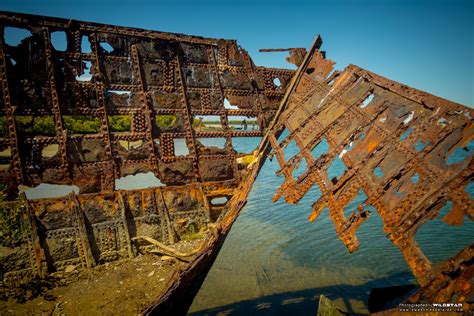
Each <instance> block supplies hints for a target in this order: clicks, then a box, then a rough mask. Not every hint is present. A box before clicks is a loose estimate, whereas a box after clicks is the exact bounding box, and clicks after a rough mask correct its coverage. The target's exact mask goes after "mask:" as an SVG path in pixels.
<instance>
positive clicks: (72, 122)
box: [63, 115, 100, 135]
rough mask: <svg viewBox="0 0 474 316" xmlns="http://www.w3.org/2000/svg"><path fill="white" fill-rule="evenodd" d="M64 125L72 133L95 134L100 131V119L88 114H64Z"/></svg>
mask: <svg viewBox="0 0 474 316" xmlns="http://www.w3.org/2000/svg"><path fill="white" fill-rule="evenodd" d="M63 120H64V127H66V129H67V131H68V132H69V133H70V134H72V135H75V134H95V133H98V132H99V131H100V120H99V118H98V117H95V116H88V115H63Z"/></svg>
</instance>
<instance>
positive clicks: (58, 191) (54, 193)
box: [18, 183, 80, 200]
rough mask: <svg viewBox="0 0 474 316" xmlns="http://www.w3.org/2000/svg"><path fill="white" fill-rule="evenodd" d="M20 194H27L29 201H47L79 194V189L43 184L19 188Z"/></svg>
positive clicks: (69, 186) (62, 185)
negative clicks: (72, 193) (70, 194)
mask: <svg viewBox="0 0 474 316" xmlns="http://www.w3.org/2000/svg"><path fill="white" fill-rule="evenodd" d="M18 189H19V192H20V193H22V192H25V195H26V198H27V199H28V200H33V199H47V198H56V197H62V196H66V195H68V194H69V193H71V192H74V193H75V194H79V191H80V190H79V187H77V186H75V185H64V184H51V183H41V184H39V185H37V186H35V187H31V188H30V187H27V186H19V187H18Z"/></svg>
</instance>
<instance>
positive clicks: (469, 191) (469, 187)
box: [465, 179, 474, 199]
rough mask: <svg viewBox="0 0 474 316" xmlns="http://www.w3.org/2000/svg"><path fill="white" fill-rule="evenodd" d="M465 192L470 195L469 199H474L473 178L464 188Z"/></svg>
mask: <svg viewBox="0 0 474 316" xmlns="http://www.w3.org/2000/svg"><path fill="white" fill-rule="evenodd" d="M465 191H466V193H467V194H469V195H470V196H471V199H474V179H472V180H471V181H470V182H469V183H468V184H467V185H466V188H465Z"/></svg>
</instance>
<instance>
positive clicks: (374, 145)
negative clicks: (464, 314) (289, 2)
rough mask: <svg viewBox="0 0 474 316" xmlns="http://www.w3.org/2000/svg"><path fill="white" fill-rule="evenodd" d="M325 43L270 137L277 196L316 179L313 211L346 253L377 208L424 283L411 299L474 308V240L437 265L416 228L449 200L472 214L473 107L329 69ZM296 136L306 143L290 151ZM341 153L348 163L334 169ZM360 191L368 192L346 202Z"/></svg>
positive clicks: (460, 218)
mask: <svg viewBox="0 0 474 316" xmlns="http://www.w3.org/2000/svg"><path fill="white" fill-rule="evenodd" d="M321 43H322V42H321V39H320V38H319V37H318V38H316V40H315V42H314V44H313V46H312V48H311V50H310V52H309V53H308V54H307V55H306V57H305V60H304V61H303V63H302V65H301V66H300V68H299V69H298V72H297V74H296V75H295V77H294V80H293V81H292V84H291V86H290V87H289V88H288V90H287V92H286V95H285V97H284V99H283V101H282V104H281V107H280V109H279V112H278V113H277V115H276V117H275V120H274V122H273V124H272V126H271V127H270V129H269V132H268V133H267V134H266V135H265V139H264V141H263V142H264V144H263V145H262V148H263V150H264V153H263V157H266V156H267V154H269V153H270V151H271V156H275V157H276V159H277V161H278V163H279V165H280V167H281V169H280V170H279V171H278V173H277V174H278V175H280V176H284V177H285V181H284V182H283V184H282V185H281V187H280V188H279V189H278V190H277V192H276V193H275V195H274V200H278V199H279V198H282V197H283V198H284V199H285V201H286V202H288V203H298V201H300V200H301V199H302V198H303V197H304V196H305V194H307V192H308V191H309V190H310V189H311V188H312V187H313V186H317V187H318V189H319V190H320V192H321V193H322V194H321V198H320V199H319V200H317V201H315V202H314V204H313V211H312V213H310V215H309V218H308V219H309V220H310V221H314V220H316V219H317V218H318V216H319V215H320V214H321V213H322V212H323V211H324V210H326V209H327V210H328V211H329V214H330V217H331V219H332V221H333V222H334V226H335V230H336V232H337V234H338V237H339V239H340V240H341V241H342V242H343V243H344V244H345V245H346V247H347V249H348V250H349V252H353V251H356V250H357V249H358V247H359V242H358V240H357V237H356V235H355V233H356V231H357V229H358V228H359V226H360V225H363V222H364V221H365V220H366V219H367V218H368V217H369V216H370V214H371V211H370V207H372V208H375V210H376V211H377V213H378V215H379V216H380V217H381V218H382V220H383V224H384V232H385V234H386V235H387V238H389V239H390V240H391V241H392V242H393V243H394V245H395V246H397V247H398V248H399V249H400V251H401V253H402V254H403V256H404V258H405V260H406V261H407V263H408V266H409V267H410V269H411V271H412V273H413V275H414V276H415V277H416V279H417V281H418V282H419V284H420V285H421V287H422V288H421V290H420V291H418V292H417V293H416V294H414V295H413V296H412V297H411V298H410V299H409V302H419V301H428V302H451V303H453V302H458V303H464V310H465V311H468V310H472V309H473V305H472V304H473V302H472V287H473V279H474V267H473V258H474V244H471V245H470V246H468V247H466V248H465V249H463V250H462V251H460V252H459V253H458V254H457V255H456V256H454V257H453V258H450V259H449V260H447V261H445V262H443V263H440V264H439V265H437V266H432V264H431V262H430V261H429V260H428V258H427V257H426V256H425V255H424V254H423V252H422V251H421V249H420V248H419V246H418V245H417V244H416V242H415V234H416V232H417V230H418V229H419V228H420V227H421V226H422V225H423V224H425V223H426V222H427V221H429V220H431V219H434V218H436V217H437V216H439V213H440V210H441V209H442V207H443V206H445V205H446V204H447V203H452V207H451V210H450V211H449V213H448V214H447V215H446V216H444V217H443V218H442V221H443V222H445V223H446V224H449V225H462V224H463V222H464V220H465V218H467V220H471V221H472V220H473V219H474V200H473V198H472V196H471V195H470V193H469V192H467V189H468V186H469V185H472V184H473V181H474V159H473V154H474V120H473V117H474V110H473V109H472V108H468V107H465V106H463V105H460V104H456V103H454V102H450V101H448V100H444V99H441V98H438V97H435V96H433V95H430V94H428V93H425V92H422V91H419V90H416V89H413V88H410V87H407V86H405V85H403V84H400V83H398V82H394V81H392V80H388V79H386V78H384V77H381V76H379V75H377V74H374V73H372V72H370V71H367V70H365V69H362V68H359V67H357V66H354V65H350V66H348V67H347V68H346V69H345V70H344V71H342V72H339V71H335V72H332V73H331V71H332V70H333V66H334V62H333V61H331V60H328V59H326V58H325V54H324V52H321V51H320V50H319V48H320V46H321ZM283 133H284V134H283ZM291 143H294V145H296V146H297V148H298V149H299V152H298V153H297V154H296V155H293V156H290V157H289V156H288V155H287V154H286V153H285V148H287V147H288V146H290V145H291ZM323 144H324V146H322V145H323ZM322 147H325V148H324V150H321V148H322ZM459 152H460V153H459ZM338 162H339V163H340V165H341V166H343V167H344V168H345V170H344V172H343V173H340V174H337V175H335V176H334V174H333V175H331V177H330V173H331V172H330V170H331V168H333V166H334V165H335V164H337V163H338ZM303 165H305V166H306V167H305V168H302V166H303ZM298 169H303V170H298ZM359 191H362V192H363V193H364V194H365V196H366V197H367V198H366V199H365V200H364V201H363V202H362V203H361V204H360V205H359V206H358V207H357V208H356V210H353V211H352V210H349V209H347V207H346V206H347V205H348V204H349V203H350V202H351V201H352V200H354V198H356V196H357V195H358V193H359ZM471 194H472V192H471Z"/></svg>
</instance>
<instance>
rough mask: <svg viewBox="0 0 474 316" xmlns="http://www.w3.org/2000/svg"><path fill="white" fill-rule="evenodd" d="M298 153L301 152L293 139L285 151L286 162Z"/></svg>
mask: <svg viewBox="0 0 474 316" xmlns="http://www.w3.org/2000/svg"><path fill="white" fill-rule="evenodd" d="M298 151H299V148H298V146H297V145H296V142H295V140H294V139H292V140H291V141H290V143H289V144H288V145H287V146H286V147H285V149H284V150H283V156H284V157H285V160H290V158H291V157H293V156H294V155H296V154H297V153H298Z"/></svg>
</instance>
